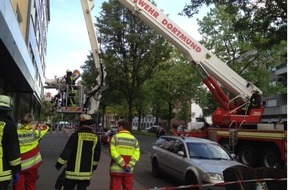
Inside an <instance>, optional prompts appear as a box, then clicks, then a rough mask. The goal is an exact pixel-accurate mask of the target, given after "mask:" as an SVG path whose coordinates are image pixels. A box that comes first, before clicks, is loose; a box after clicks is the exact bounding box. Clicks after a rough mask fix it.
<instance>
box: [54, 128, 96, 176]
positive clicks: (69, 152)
mask: <svg viewBox="0 0 290 190" xmlns="http://www.w3.org/2000/svg"><path fill="white" fill-rule="evenodd" d="M100 156H101V144H100V140H99V138H98V136H97V135H96V134H95V133H93V132H92V130H91V128H88V127H81V128H80V129H79V130H78V131H76V132H74V133H73V134H72V135H71V136H70V138H69V140H68V142H67V144H66V145H65V148H64V150H63V152H62V153H61V155H60V156H59V158H58V160H57V163H56V168H57V169H60V168H61V167H62V166H63V165H64V164H67V167H66V172H65V178H66V179H73V180H90V179H91V178H92V173H93V170H95V169H96V168H97V165H98V162H99V160H100Z"/></svg>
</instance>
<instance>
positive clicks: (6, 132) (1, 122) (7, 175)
mask: <svg viewBox="0 0 290 190" xmlns="http://www.w3.org/2000/svg"><path fill="white" fill-rule="evenodd" d="M20 162H21V160H20V150H19V142H18V136H17V132H16V126H15V124H14V123H13V121H12V118H10V117H8V116H7V115H3V114H1V113H0V182H2V181H9V180H11V179H12V169H13V170H14V172H18V171H20V169H21V165H20Z"/></svg>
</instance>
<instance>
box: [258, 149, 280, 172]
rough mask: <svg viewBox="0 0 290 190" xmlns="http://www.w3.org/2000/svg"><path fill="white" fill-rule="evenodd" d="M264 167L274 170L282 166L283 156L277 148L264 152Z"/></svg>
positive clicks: (264, 150)
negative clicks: (275, 167)
mask: <svg viewBox="0 0 290 190" xmlns="http://www.w3.org/2000/svg"><path fill="white" fill-rule="evenodd" d="M261 158H262V161H261V163H262V165H263V166H264V167H267V168H273V167H274V166H277V165H280V164H281V162H282V160H281V154H280V152H279V150H278V149H277V148H276V147H267V148H264V149H263V151H262V157H261Z"/></svg>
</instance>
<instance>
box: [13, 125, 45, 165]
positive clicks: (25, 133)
mask: <svg viewBox="0 0 290 190" xmlns="http://www.w3.org/2000/svg"><path fill="white" fill-rule="evenodd" d="M48 129H49V128H48V126H46V125H42V126H38V125H37V126H35V127H34V126H30V125H25V126H24V125H20V126H19V127H18V129H17V133H18V138H19V144H20V153H21V170H22V171H26V170H30V169H34V168H36V167H39V166H40V165H41V164H42V158H41V154H40V149H39V140H41V138H42V137H43V136H44V135H45V134H46V133H47V131H48Z"/></svg>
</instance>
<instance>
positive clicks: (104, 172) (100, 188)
mask: <svg viewBox="0 0 290 190" xmlns="http://www.w3.org/2000/svg"><path fill="white" fill-rule="evenodd" d="M62 130H63V131H65V132H66V133H67V134H68V135H71V134H72V133H73V130H71V129H65V128H63V129H62ZM101 147H102V153H101V159H100V161H99V164H98V168H97V170H96V171H94V173H93V178H92V180H91V184H90V186H89V187H88V188H87V190H109V189H110V174H109V168H110V161H111V158H110V155H109V149H108V146H107V145H101ZM134 189H135V190H146V188H145V187H143V186H142V185H141V184H140V183H138V182H137V181H136V180H135V181H134Z"/></svg>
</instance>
